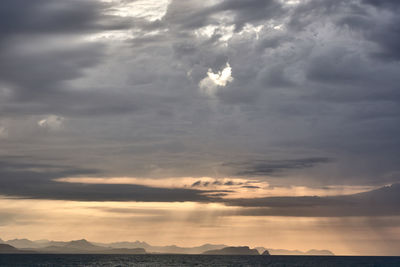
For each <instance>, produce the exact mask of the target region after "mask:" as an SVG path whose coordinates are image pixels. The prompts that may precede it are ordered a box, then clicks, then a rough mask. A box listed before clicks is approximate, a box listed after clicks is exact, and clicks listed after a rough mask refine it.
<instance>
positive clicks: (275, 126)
mask: <svg viewBox="0 0 400 267" xmlns="http://www.w3.org/2000/svg"><path fill="white" fill-rule="evenodd" d="M399 12H400V2H399V1H395V0H290V1H289V0H247V1H243V0H204V1H197V0H185V1H183V0H83V1H82V0H32V1H26V0H2V3H1V8H0V196H3V198H4V199H3V200H2V201H7V203H14V204H15V207H14V208H13V209H11V208H7V209H6V210H5V209H4V208H3V210H0V213H1V214H3V218H8V219H4V220H0V237H1V238H3V236H4V238H8V237H9V238H13V237H16V235H17V233H20V229H19V228H18V225H20V224H22V223H25V224H31V227H32V228H29V227H28V229H30V230H31V232H29V231H28V232H25V233H24V234H25V236H23V237H29V236H31V237H32V238H38V239H40V238H42V237H40V236H37V235H35V234H32V232H33V231H35V230H32V229H35V227H34V225H35V223H38V222H37V220H36V219H34V218H33V217H32V216H33V215H32V214H30V213H29V214H28V213H26V214H25V212H27V211H26V210H24V209H23V208H22V207H23V205H25V204H23V203H25V201H28V202H29V201H31V203H52V204H46V205H50V206H51V205H55V204H54V203H60V202H57V201H69V202H67V203H75V204H74V205H81V204H82V203H86V204H87V205H92V204H90V202H93V201H96V203H97V204H98V205H99V206H101V205H103V206H107V205H108V206H107V207H108V208H110V207H109V205H111V204H110V202H108V201H115V202H112V203H114V204H112V205H115V203H119V204H120V205H127V203H136V201H139V202H137V203H142V204H141V205H150V204H151V203H158V204H154V205H175V204H176V202H183V203H181V204H179V205H185V203H194V204H193V205H195V204H196V203H197V204H196V205H205V206H210V205H211V206H212V207H214V206H213V205H217V206H218V207H219V208H221V209H223V210H224V212H222V213H218V212H216V213H215V212H214V213H213V214H214V215H212V216H214V217H212V216H211V215H210V216H211V217H212V218H213V219H212V220H211V219H210V220H211V222H208V223H209V225H212V227H215V229H217V227H222V228H223V227H224V226H221V225H219V224H218V223H217V222H216V221H215V220H217V219H216V218H218V217H219V216H224V218H232V217H231V216H233V214H235V216H236V217H238V218H239V219H238V220H242V219H243V220H246V222H243V223H244V224H246V223H250V224H251V223H254V224H256V225H258V226H260V225H263V224H259V223H258V221H257V220H261V219H263V220H265V222H276V221H275V219H271V218H274V216H278V217H275V218H286V217H285V216H287V217H288V218H289V217H290V219H288V220H291V221H293V220H296V218H297V219H298V220H311V219H312V220H317V219H318V220H317V221H318V222H321V221H323V222H324V223H326V224H328V225H330V226H332V225H335V226H332V227H333V228H335V227H336V228H335V229H336V230H337V231H348V232H349V233H351V232H352V233H354V229H353V228H352V226H354V225H355V224H354V222H355V221H353V220H351V219H349V217H352V216H355V217H354V220H361V221H363V222H365V221H368V223H367V225H366V227H367V229H372V230H371V231H372V232H373V233H375V234H374V235H372V236H371V239H368V242H377V240H380V241H382V240H385V238H384V237H383V236H385V237H386V236H391V238H393V237H392V236H393V233H396V234H399V233H400V228H399V227H398V223H397V222H398V221H399V220H400V217H399V216H400V209H399V208H398V207H397V206H399V205H400V199H399V197H398V196H399V195H400V187H399V186H398V185H397V184H396V183H398V182H400V153H399V150H400V105H399V104H400V88H399V84H400V50H399V47H400V17H399V16H398V14H399ZM390 184H395V185H394V186H392V187H387V188H384V189H380V190H377V191H373V190H376V189H378V188H380V187H382V186H385V185H390ZM366 191H371V192H367V193H364V194H361V195H357V193H360V192H366ZM344 194H353V195H352V196H345V197H344V196H341V195H344ZM304 196H306V197H304ZM10 198H11V199H13V200H10ZM371 199H373V201H372V202H371ZM367 200H369V201H370V202H368V201H367ZM10 201H11V202H10ZM21 201H23V202H21ZM42 201H44V202H42ZM18 203H19V204H18ZM63 203H64V202H63ZM79 203H81V204H79ZM101 203H103V204H101ZM106 203H108V204H106ZM146 203H147V204H146ZM149 203H150V204H149ZM160 203H164V204H160ZM174 203H175V204H174ZM349 203H350V204H349ZM20 205H21V206H20ZM38 205H39V204H38ZM41 205H42V204H41ZM82 205H83V204H82ZM176 205H178V204H176ZM50 206H49V207H50ZM74 207H75V206H74ZM146 207H147V206H146ZM154 207H155V206H152V208H154ZM168 207H169V208H171V209H172V206H168ZM185 207H186V206H185ZM196 207H197V206H196ZM232 207H235V212H234V213H232V212H231V208H232ZM315 207H318V208H315ZM178 210H179V209H178ZM78 211H79V209H77V212H78ZM114 211H115V210H114ZM124 211H126V210H124ZM103 212H104V210H103ZM177 212H178V211H177ZM185 212H186V211H185V210H183V211H182V214H185ZM149 213H150V214H151V212H149ZM24 214H25V215H26V216H24ZM132 214H136V213H135V210H132ZM216 214H218V215H216ZM221 214H223V215H221ZM14 215H15V216H14ZM17 215H18V216H17ZM103 215H104V214H103ZM103 215H102V216H103ZM48 216H50V217H51V216H53V217H51V218H53V219H54V218H56V217H57V216H58V215H57V216H56V215H55V214H53V215H51V212H49V213H48ZM54 216H55V217H54ZM99 216H100V215H99ZM104 216H108V215H107V214H106V215H104ZM182 216H183V215H182ZM281 216H283V217H281ZM50 217H49V219H48V221H47V222H52V219H51V218H50ZM100 217H101V216H100ZM178 217H179V216H178ZM183 217H185V216H183ZM189 217H190V216H189ZM211 217H210V218H211ZM21 218H22V219H21ZM57 218H58V217H57ZM185 218H186V219H187V217H185ZM196 218H198V217H196ZM321 218H325V219H321ZM327 218H329V220H339V221H340V222H341V223H337V222H336V221H334V222H332V221H329V222H330V223H327V221H325V220H328V219H327ZM343 218H347V219H346V220H345V219H343ZM352 218H353V217H352ZM186 219H183V218H181V219H180V220H179V219H177V221H178V222H179V223H181V224H182V225H186V224H185V222H186ZM192 219H193V218H192ZM192 219H191V220H189V219H187V221H188V222H187V227H189V228H190V227H193V229H198V228H199V227H200V226H199V225H197V224H196V222H193V221H195V220H192ZM21 220H22V221H21ZM54 220H55V219H54ZM160 220H164V222H165V223H168V222H169V221H168V220H167V219H165V218H164V219H163V218H161V219H160ZM271 220H272V221H271ZM349 220H350V221H351V222H352V223H347V224H346V223H344V222H345V221H346V222H349ZM121 221H123V220H122V219H121ZM42 223H43V222H42ZM157 223H159V222H157ZM197 223H198V222H197ZM357 223H359V222H358V221H357ZM38 224H39V223H38ZM57 225H58V228H57V229H58V230H59V229H64V228H63V227H65V226H63V224H62V223H61V222H58V224H57ZM201 225H203V224H201ZM338 225H339V226H338ZM346 225H347V226H346ZM104 227H106V226H104ZM210 227H211V226H210ZM229 227H231V228H229ZM232 227H233V228H232ZM235 227H236V226H235V225H233V224H227V225H226V227H225V228H224V229H226V231H228V230H227V229H236V228H235ZM266 227H278V226H277V225H275V226H274V225H272V226H266ZM279 227H281V228H282V227H283V228H282V231H289V230H290V231H292V230H293V225H292V224H291V223H288V224H287V228H284V226H282V225H281V222H279ZM304 227H306V226H304ZM307 227H311V226H309V225H308V226H307ZM313 227H316V226H315V225H314V226H313ZM318 227H319V228H318ZM318 227H316V228H315V229H317V228H318V229H324V227H322V226H318ZM346 227H347V228H346ZM189 228H188V229H189ZM213 229H214V228H213ZM215 229H214V230H215ZM307 229H309V230H310V231H311V230H312V229H313V228H312V227H311V228H307ZM338 229H339V230H338ZM343 229H346V230H343ZM203 230H204V229H203ZM214 230H211V229H209V231H210V233H211V232H212V231H214ZM261 230H262V228H261ZM297 230H298V232H296V234H295V236H298V238H299V239H298V240H302V239H301V238H300V236H301V235H300V234H298V233H300V232H301V231H303V232H305V230H304V229H303V230H301V231H300V230H299V229H297ZM336 230H335V231H336ZM54 231H56V230H54ZM99 231H100V230H99ZM102 231H103V230H102ZM257 231H258V230H257ZM293 231H294V230H293ZM337 231H336V232H337ZM360 231H361V230H360ZM368 231H369V230H368ZM368 231H367V230H365V233H367V232H368ZM4 232H7V233H8V236H6V235H5V234H3V233H4ZM199 232H200V231H199ZM239 232H240V231H239ZM251 232H252V233H255V232H256V231H255V230H254V229H253V230H251ZM336 232H335V233H336ZM240 233H242V234H243V238H242V237H237V239H235V237H229V236H227V235H221V236H220V238H219V239H218V238H217V239H214V240H210V242H213V241H216V242H222V243H229V242H232V243H235V242H236V243H241V244H242V243H243V242H245V241H244V236H246V235H248V232H246V231H244V230H243V231H242V232H240ZM277 233H279V231H277ZM285 233H286V232H285ZM363 233H364V232H363ZM389 233H390V234H389ZM52 234H53V235H54V233H46V236H43V238H50V239H51V238H60V239H68V238H70V236H67V235H62V236H55V237H53V236H52ZM141 234H142V235H140V234H136V233H132V234H131V235H123V234H121V236H122V237H124V236H129V237H132V238H136V237H137V238H139V237H140V238H142V239H146V238H147V239H150V238H151V237H150V236H149V235H148V234H147V232H146V231H144V230H143V233H141ZM286 234H287V233H286ZM297 234H298V235H297ZM358 234H360V233H358ZM82 235H85V234H84V233H81V232H74V233H73V234H72V236H73V237H79V236H82ZM88 235H89V236H90V237H93V238H94V239H96V238H97V239H98V240H99V241H101V240H100V239H101V235H98V232H96V231H93V232H91V233H90V234H88ZM287 235H289V234H287ZM138 236H139V237H138ZM255 236H256V235H255ZM360 236H363V235H362V234H360ZM398 236H400V235H398ZM20 237H22V236H20ZM203 237H204V236H203ZM4 238H3V239H4ZM107 238H108V237H107ZM224 238H225V239H224ZM303 238H306V237H305V235H304V236H303ZM374 238H375V239H374ZM111 239H112V237H109V238H108V239H107V240H111ZM178 239H179V237H178V236H177V235H176V233H175V234H172V233H169V234H168V235H166V237H165V242H166V243H168V242H169V243H172V242H174V243H179V240H178ZM205 239H206V238H203V239H202V238H199V237H193V240H191V241H188V243H187V244H188V245H190V244H197V243H199V242H201V241H203V240H204V241H208V240H205ZM107 240H106V241H107ZM225 240H226V241H225ZM276 240H282V239H281V236H279V234H277V236H276ZM354 240H358V241H359V243H357V242H356V241H354ZM354 240H353V241H354V242H355V243H354V244H352V245H351V246H350V245H349V247H344V246H343V244H342V243H346V242H347V241H346V242H344V241H343V242H342V243H340V242H339V241H337V240H336V241H332V242H336V243H334V245H332V246H333V247H337V250H338V251H339V252H340V251H342V253H364V254H365V253H370V254H374V253H375V254H377V253H378V254H379V253H380V254H385V251H388V249H390V248H393V244H395V246H394V247H396V246H397V247H398V246H400V239H393V240H392V239H390V241H388V242H384V241H382V242H383V243H382V244H380V243H375V244H379V246H380V248H370V247H365V240H364V239H363V238H362V237H359V239H357V238H355V239H354ZM112 241H115V240H112ZM292 241H293V240H290V239H288V240H287V243H285V242H286V241H285V242H283V243H281V245H282V246H290V245H288V244H293V245H292V246H293V247H294V248H297V247H298V245H296V244H298V243H293V242H292ZM251 242H253V241H251V240H250V241H249V244H254V245H256V244H257V245H265V246H267V245H269V246H270V247H273V246H274V244H266V243H267V241H265V243H262V242H263V241H262V240H258V239H257V241H254V242H253V243H251ZM290 242H292V243H290ZM320 242H321V240H317V239H316V241H315V246H314V248H318V247H319V246H320ZM310 244H313V243H310ZM243 245H245V244H243ZM296 246H297V247H296ZM275 247H276V246H275ZM350 247H351V248H350ZM325 248H329V244H326V247H325ZM351 249H353V250H351ZM374 249H375V250H374ZM393 253H394V252H392V254H393Z"/></svg>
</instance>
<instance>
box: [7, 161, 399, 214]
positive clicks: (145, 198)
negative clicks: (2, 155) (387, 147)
mask: <svg viewBox="0 0 400 267" xmlns="http://www.w3.org/2000/svg"><path fill="white" fill-rule="evenodd" d="M22 159H24V160H25V162H21V158H19V159H18V160H19V161H20V162H19V163H18V164H16V163H11V162H6V161H0V166H1V167H2V171H1V177H2V179H0V195H2V196H5V197H11V198H14V197H15V198H26V199H50V200H71V201H138V202H200V203H220V204H224V205H226V206H233V207H239V208H240V209H239V210H238V211H236V212H234V213H232V214H230V215H241V216H296V217H347V216H392V215H400V208H399V205H398V203H399V201H400V184H393V185H392V186H386V187H382V188H379V189H376V190H372V191H368V192H363V193H358V194H352V195H338V196H326V197H318V196H299V197H289V196H285V197H254V198H231V197H229V193H232V192H234V190H230V189H229V186H233V185H236V184H235V183H234V182H232V181H228V182H226V183H224V184H223V185H224V186H227V187H226V189H219V190H207V187H203V188H205V189H202V190H200V189H195V188H196V186H199V185H200V184H201V181H199V182H196V183H197V184H196V183H194V184H193V185H192V186H191V188H165V187H163V188H161V187H157V186H145V185H137V184H96V183H94V184H91V183H83V182H60V181H55V179H57V178H62V177H66V176H76V175H95V174H99V172H98V170H93V169H76V168H72V167H70V166H65V165H48V164H39V163H27V161H26V159H25V158H22ZM314 161H316V160H312V161H311V162H314ZM323 161H325V160H323ZM295 162H296V163H295V165H298V164H299V160H297V161H295ZM305 162H310V160H305ZM303 165H304V164H300V168H302V167H304V166H303ZM278 167H279V170H281V169H282V164H279V166H278ZM292 167H293V166H292ZM43 170H45V171H43ZM78 177H79V176H78ZM160 183H162V180H160ZM238 185H240V186H241V185H242V184H238ZM244 187H246V186H244ZM249 187H250V188H251V189H254V188H257V187H256V186H249ZM239 190H240V189H239ZM228 215H229V214H228Z"/></svg>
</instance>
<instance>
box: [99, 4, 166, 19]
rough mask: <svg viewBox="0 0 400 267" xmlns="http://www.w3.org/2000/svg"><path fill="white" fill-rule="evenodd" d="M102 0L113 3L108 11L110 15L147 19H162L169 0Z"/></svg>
mask: <svg viewBox="0 0 400 267" xmlns="http://www.w3.org/2000/svg"><path fill="white" fill-rule="evenodd" d="M103 1H104V2H108V3H112V4H113V5H114V6H113V8H112V9H111V10H110V11H109V14H110V15H115V16H121V17H134V18H138V19H145V20H148V21H156V20H159V19H162V18H163V17H164V16H165V14H166V12H167V8H168V5H169V3H170V0H137V1H117V0H103Z"/></svg>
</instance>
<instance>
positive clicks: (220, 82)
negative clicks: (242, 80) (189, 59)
mask: <svg viewBox="0 0 400 267" xmlns="http://www.w3.org/2000/svg"><path fill="white" fill-rule="evenodd" d="M232 81H233V77H232V68H231V66H230V65H229V63H226V66H225V68H224V69H223V70H222V71H218V72H217V73H214V72H213V71H212V69H208V72H207V77H205V78H204V79H202V80H201V81H200V83H199V87H200V90H201V92H202V93H204V94H205V95H208V96H215V94H216V93H217V92H218V90H219V89H220V88H222V87H225V86H227V85H228V83H230V82H232Z"/></svg>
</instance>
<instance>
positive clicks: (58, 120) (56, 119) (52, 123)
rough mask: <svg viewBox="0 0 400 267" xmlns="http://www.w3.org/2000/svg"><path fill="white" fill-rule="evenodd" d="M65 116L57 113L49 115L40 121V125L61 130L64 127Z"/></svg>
mask: <svg viewBox="0 0 400 267" xmlns="http://www.w3.org/2000/svg"><path fill="white" fill-rule="evenodd" d="M63 122H64V118H63V117H60V116H56V115H49V116H47V117H46V118H44V119H42V120H40V121H38V123H37V124H38V125H39V126H40V127H42V128H46V129H49V130H53V131H56V130H60V129H61V128H62V127H63Z"/></svg>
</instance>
